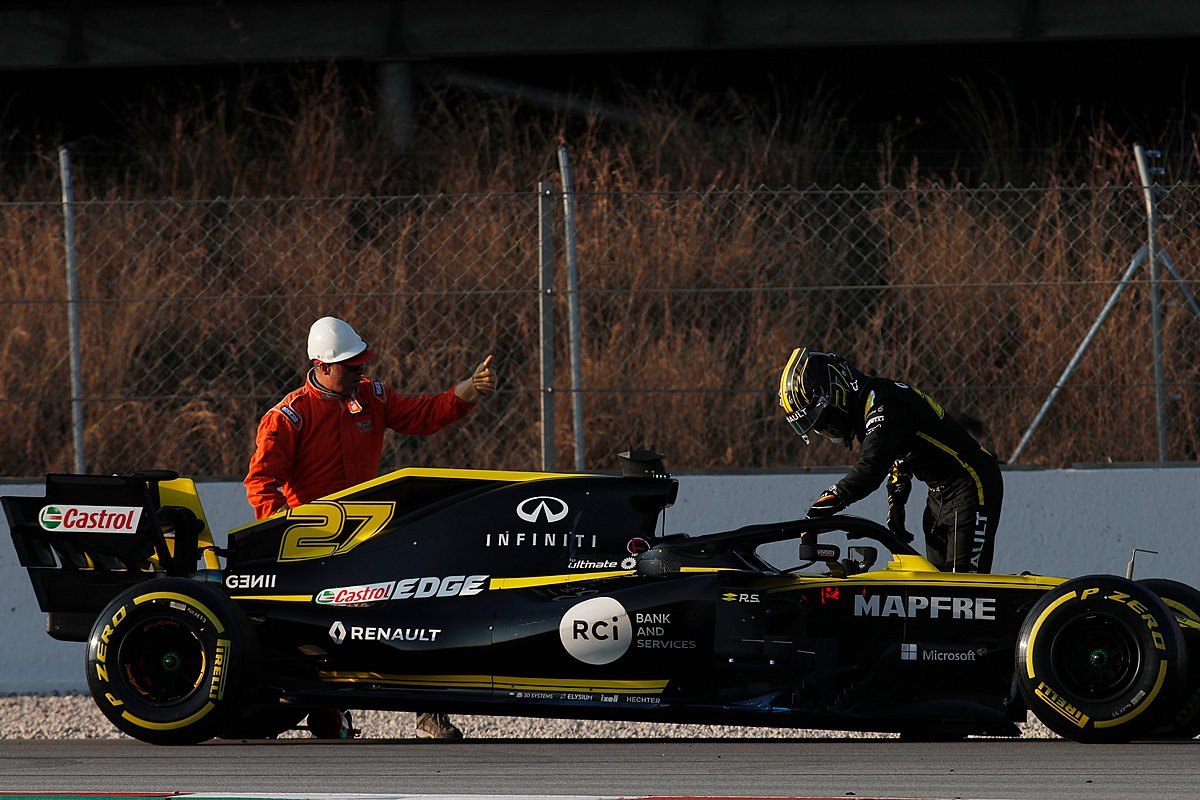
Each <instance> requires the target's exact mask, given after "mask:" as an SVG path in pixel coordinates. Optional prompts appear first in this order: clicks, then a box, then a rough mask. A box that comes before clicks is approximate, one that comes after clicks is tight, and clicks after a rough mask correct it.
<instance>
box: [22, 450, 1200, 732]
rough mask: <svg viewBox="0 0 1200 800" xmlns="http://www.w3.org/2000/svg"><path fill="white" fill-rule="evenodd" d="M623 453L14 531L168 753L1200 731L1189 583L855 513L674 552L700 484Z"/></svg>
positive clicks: (70, 486)
mask: <svg viewBox="0 0 1200 800" xmlns="http://www.w3.org/2000/svg"><path fill="white" fill-rule="evenodd" d="M621 456H622V458H621V465H622V470H621V473H622V474H620V475H617V474H557V473H543V472H498V471H481V470H453V469H404V470H400V471H398V472H393V473H391V474H388V475H385V476H383V477H381V478H378V479H376V480H372V481H369V482H367V483H363V484H359V485H357V486H354V487H352V488H351V489H348V490H346V491H343V492H339V493H337V494H334V495H331V496H329V497H327V498H324V499H321V500H318V501H315V502H312V503H308V504H306V505H302V506H299V507H296V508H292V509H290V510H287V511H285V512H281V513H279V514H276V515H275V516H272V517H269V518H267V519H264V520H260V521H258V522H255V523H252V524H250V525H246V526H243V527H241V528H238V529H236V530H233V531H230V532H229V534H228V546H227V547H225V548H218V547H217V546H216V545H215V544H214V543H213V541H214V540H213V537H212V535H211V532H210V531H209V530H208V529H207V526H206V523H205V516H204V510H203V508H202V507H201V504H200V501H199V497H198V495H197V493H196V489H195V486H194V484H193V483H192V481H190V480H188V479H181V478H179V477H178V476H176V475H175V474H174V473H170V472H165V471H154V472H141V473H137V474H131V475H109V476H101V475H48V476H47V477H46V494H45V497H43V498H35V497H5V498H3V505H4V509H5V513H6V514H7V516H8V522H9V526H10V529H11V531H12V537H13V542H14V544H15V545H16V550H17V553H18V556H19V558H20V562H21V564H22V565H23V566H25V567H26V568H27V569H28V572H29V576H30V579H31V581H32V583H33V587H34V590H35V593H36V595H37V599H38V602H39V604H40V606H41V609H42V610H43V611H45V612H46V613H47V615H48V629H49V632H50V634H51V635H52V636H55V637H56V638H60V639H64V640H72V641H86V642H87V680H88V685H89V687H90V689H91V693H92V696H93V698H94V699H95V701H96V703H97V705H99V707H100V709H101V710H102V711H103V713H104V714H105V715H106V716H107V717H108V719H110V720H111V721H112V722H113V724H115V725H116V726H117V727H118V728H119V729H120V730H121V731H123V732H125V733H127V734H129V735H130V736H133V737H135V738H138V739H141V740H144V741H147V742H153V743H158V744H188V743H195V742H200V741H204V740H206V739H210V738H213V737H224V738H257V737H270V736H274V735H277V734H279V733H280V732H282V731H285V730H287V729H289V728H292V727H294V726H296V725H297V724H299V723H300V721H302V720H303V719H304V718H305V716H306V715H307V714H309V712H310V711H313V710H316V709H331V708H332V709H364V708H370V709H385V710H396V711H401V710H418V709H419V710H422V711H444V712H455V713H468V714H493V715H514V716H533V717H566V718H590V719H624V720H647V721H655V722H691V723H697V722H698V723H723V724H738V725H761V726H774V727H804V728H822V729H836V730H863V731H890V732H899V733H900V734H902V735H907V736H912V737H926V738H927V737H936V738H941V739H945V738H961V737H963V736H966V735H972V734H981V735H994V736H1016V735H1019V729H1018V727H1017V724H1016V723H1018V722H1024V721H1025V720H1026V714H1027V710H1032V711H1033V713H1034V715H1036V716H1037V718H1039V719H1040V720H1042V722H1044V723H1045V724H1046V726H1047V727H1049V728H1050V729H1051V730H1052V731H1055V732H1056V733H1058V734H1060V735H1062V736H1064V737H1067V738H1070V739H1075V740H1078V741H1086V742H1120V741H1127V740H1129V739H1131V738H1135V737H1139V736H1147V735H1155V736H1170V737H1180V738H1183V737H1188V738H1190V737H1192V736H1194V735H1196V734H1197V733H1200V719H1198V717H1200V714H1198V713H1197V712H1198V709H1200V669H1198V668H1197V667H1200V654H1198V653H1197V652H1196V650H1195V648H1196V646H1197V642H1198V641H1200V639H1197V635H1198V633H1200V593H1198V592H1197V591H1196V590H1195V589H1193V588H1192V587H1190V586H1187V585H1185V584H1182V583H1178V582H1175V581H1166V580H1147V581H1141V582H1135V581H1132V580H1129V579H1126V578H1121V577H1118V576H1115V575H1089V576H1086V577H1081V578H1075V579H1072V580H1064V579H1062V578H1052V577H1045V576H1039V575H1033V574H1029V573H1022V574H1020V575H976V574H953V573H944V572H939V571H937V570H935V569H934V568H933V567H932V565H930V563H929V562H928V561H926V560H925V558H923V557H922V556H921V555H919V554H918V553H917V552H916V551H914V550H913V549H912V548H911V547H910V546H909V545H907V544H905V543H904V542H902V541H900V540H899V539H897V538H896V537H895V536H893V535H892V533H891V532H889V531H888V529H886V528H884V527H883V526H881V525H878V524H877V523H875V522H872V521H870V520H867V519H862V518H859V517H854V516H835V517H830V518H826V519H818V520H793V521H786V522H779V523H772V524H757V525H750V526H748V527H744V528H740V529H738V530H733V531H724V532H720V533H709V534H706V535H695V536H692V535H687V534H681V533H675V534H670V535H666V534H665V533H664V532H662V531H660V530H659V527H660V520H661V519H662V516H663V515H662V512H663V509H665V508H666V507H668V506H669V505H671V504H672V503H673V502H674V500H675V497H676V493H677V490H678V484H677V482H676V480H675V479H673V478H672V477H670V476H669V475H668V474H666V472H665V469H664V467H663V464H662V461H661V456H660V455H659V454H657V453H653V452H650V451H640V450H633V451H631V452H629V453H623V454H621ZM842 540H844V544H845V547H843V545H842V544H839V543H838V542H841V541H842ZM850 542H857V544H854V545H850ZM881 550H883V551H886V552H887V554H888V555H889V556H890V558H889V559H888V560H886V561H885V562H884V563H883V565H882V566H881V567H876V563H877V562H878V561H879V556H880V551H881ZM222 562H223V565H222ZM1189 650H1191V653H1190V654H1189ZM1189 655H1191V656H1192V658H1191V660H1190V663H1191V664H1192V665H1193V666H1192V667H1191V668H1189V658H1188V656H1189Z"/></svg>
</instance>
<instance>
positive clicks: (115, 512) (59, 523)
mask: <svg viewBox="0 0 1200 800" xmlns="http://www.w3.org/2000/svg"><path fill="white" fill-rule="evenodd" d="M141 518H142V509H141V507H140V506H134V507H131V506H63V505H55V506H44V507H43V508H42V510H41V511H40V512H39V513H38V524H39V525H41V526H42V530H47V531H56V532H59V533H64V532H67V531H73V532H77V533H136V532H137V526H138V521H139V520H140V519H141Z"/></svg>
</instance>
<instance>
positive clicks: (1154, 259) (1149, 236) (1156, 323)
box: [1133, 144, 1167, 462]
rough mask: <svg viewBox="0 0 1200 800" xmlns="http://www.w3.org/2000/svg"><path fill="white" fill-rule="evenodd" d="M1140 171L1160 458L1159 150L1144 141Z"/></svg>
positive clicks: (1163, 405) (1137, 150)
mask: <svg viewBox="0 0 1200 800" xmlns="http://www.w3.org/2000/svg"><path fill="white" fill-rule="evenodd" d="M1133 153H1134V156H1136V158H1137V165H1138V174H1140V175H1141V177H1142V195H1143V197H1145V199H1146V258H1147V259H1148V260H1149V261H1150V328H1151V331H1152V336H1153V339H1154V407H1155V410H1156V412H1157V417H1158V460H1159V462H1164V461H1166V460H1167V395H1166V387H1165V386H1164V385H1163V381H1164V378H1163V346H1162V297H1161V295H1162V291H1161V289H1160V288H1159V285H1158V245H1157V243H1156V242H1155V232H1156V231H1155V228H1156V223H1157V218H1158V214H1157V210H1156V209H1155V205H1154V202H1155V186H1154V181H1153V179H1152V178H1151V175H1150V173H1151V171H1152V170H1151V169H1150V166H1149V165H1148V164H1147V163H1146V157H1147V155H1149V156H1151V157H1153V158H1157V157H1158V155H1159V154H1158V153H1157V152H1156V151H1153V150H1152V151H1150V152H1149V153H1147V152H1146V150H1144V149H1143V148H1142V146H1141V145H1140V144H1135V145H1134V146H1133Z"/></svg>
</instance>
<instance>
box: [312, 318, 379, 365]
mask: <svg viewBox="0 0 1200 800" xmlns="http://www.w3.org/2000/svg"><path fill="white" fill-rule="evenodd" d="M374 355H375V354H374V353H372V352H371V351H370V350H368V349H367V343H366V342H364V341H363V340H362V337H360V336H359V335H358V334H357V333H355V332H354V328H351V327H350V325H349V324H347V323H346V322H345V321H343V320H340V319H338V318H337V317H321V318H320V319H319V320H317V321H316V322H314V323H313V324H312V327H311V328H309V329H308V357H309V359H310V360H312V361H320V362H321V363H322V364H348V365H351V366H356V365H358V364H363V363H365V362H367V361H369V360H370V359H371V358H372V357H374Z"/></svg>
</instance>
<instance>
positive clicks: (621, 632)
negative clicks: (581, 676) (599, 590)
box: [558, 597, 633, 664]
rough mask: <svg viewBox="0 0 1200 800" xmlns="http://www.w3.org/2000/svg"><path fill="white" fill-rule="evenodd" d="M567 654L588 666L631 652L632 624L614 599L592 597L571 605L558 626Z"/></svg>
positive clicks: (603, 662) (606, 662) (607, 662)
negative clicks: (629, 650) (627, 651)
mask: <svg viewBox="0 0 1200 800" xmlns="http://www.w3.org/2000/svg"><path fill="white" fill-rule="evenodd" d="M558 638H559V639H561V640H562V644H563V647H565V648H566V650H567V652H568V653H570V654H571V655H572V656H574V657H575V658H577V659H579V660H580V661H582V662H583V663H585V664H611V663H612V662H614V661H616V660H617V659H618V658H620V657H621V656H623V655H625V651H626V650H628V649H629V645H630V643H631V642H632V641H633V624H632V623H630V621H629V614H628V612H626V611H625V607H624V606H623V605H621V604H620V602H618V601H617V600H616V599H614V598H612V597H593V598H592V599H590V600H584V601H583V602H582V603H576V604H575V605H573V606H571V608H570V609H569V610H568V611H567V613H566V614H563V618H562V621H561V622H559V623H558Z"/></svg>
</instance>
